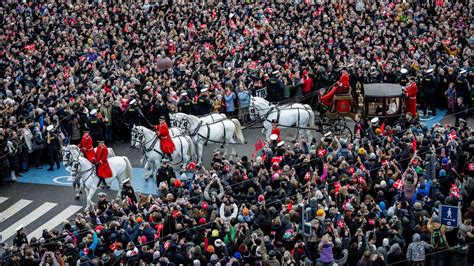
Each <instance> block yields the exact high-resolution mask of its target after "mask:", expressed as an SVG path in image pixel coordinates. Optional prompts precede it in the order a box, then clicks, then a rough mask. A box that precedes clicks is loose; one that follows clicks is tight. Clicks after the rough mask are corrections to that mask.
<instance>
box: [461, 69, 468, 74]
mask: <svg viewBox="0 0 474 266" xmlns="http://www.w3.org/2000/svg"><path fill="white" fill-rule="evenodd" d="M466 72H467V70H465V69H463V70H461V72H459V74H464V73H466Z"/></svg>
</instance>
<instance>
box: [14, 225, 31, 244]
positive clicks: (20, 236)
mask: <svg viewBox="0 0 474 266" xmlns="http://www.w3.org/2000/svg"><path fill="white" fill-rule="evenodd" d="M23 244H28V239H27V238H26V233H25V228H24V227H23V225H22V224H21V225H20V226H18V227H17V228H16V235H15V238H13V245H14V246H15V247H21V246H23Z"/></svg>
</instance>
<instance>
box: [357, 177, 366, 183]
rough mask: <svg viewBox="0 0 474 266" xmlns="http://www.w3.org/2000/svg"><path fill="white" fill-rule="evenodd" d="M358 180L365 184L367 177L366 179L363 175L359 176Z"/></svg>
mask: <svg viewBox="0 0 474 266" xmlns="http://www.w3.org/2000/svg"><path fill="white" fill-rule="evenodd" d="M357 181H359V183H360V184H363V185H365V184H366V183H365V179H364V177H362V176H359V178H358V179H357Z"/></svg>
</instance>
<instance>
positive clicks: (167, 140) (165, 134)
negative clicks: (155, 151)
mask: <svg viewBox="0 0 474 266" xmlns="http://www.w3.org/2000/svg"><path fill="white" fill-rule="evenodd" d="M155 128H156V134H157V135H158V138H159V139H160V148H161V151H162V152H163V153H164V157H165V158H168V159H169V160H171V159H172V158H171V154H172V153H173V152H174V150H175V146H174V143H173V140H172V139H171V136H170V131H169V128H168V124H166V118H165V116H163V115H162V116H160V124H159V125H157V126H156V127H155Z"/></svg>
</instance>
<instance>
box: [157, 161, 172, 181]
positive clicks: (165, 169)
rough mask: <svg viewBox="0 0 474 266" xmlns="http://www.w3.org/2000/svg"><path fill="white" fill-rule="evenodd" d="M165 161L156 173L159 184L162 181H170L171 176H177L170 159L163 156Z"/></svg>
mask: <svg viewBox="0 0 474 266" xmlns="http://www.w3.org/2000/svg"><path fill="white" fill-rule="evenodd" d="M161 162H162V163H163V164H162V165H161V167H160V169H158V172H157V173H156V185H157V186H159V185H160V183H161V182H163V181H165V182H168V181H169V180H170V179H171V178H175V177H176V174H175V173H174V170H173V167H171V165H170V163H169V162H170V160H168V159H167V158H163V160H161Z"/></svg>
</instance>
